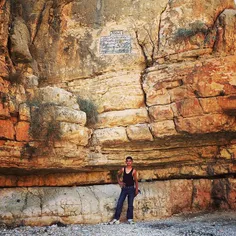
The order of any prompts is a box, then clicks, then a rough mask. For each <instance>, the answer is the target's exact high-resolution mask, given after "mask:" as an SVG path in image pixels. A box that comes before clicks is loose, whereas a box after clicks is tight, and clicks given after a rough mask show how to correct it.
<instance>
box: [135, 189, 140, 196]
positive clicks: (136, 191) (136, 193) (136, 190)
mask: <svg viewBox="0 0 236 236" xmlns="http://www.w3.org/2000/svg"><path fill="white" fill-rule="evenodd" d="M138 194H139V192H138V189H137V188H136V189H135V197H136V196H137V195H138Z"/></svg>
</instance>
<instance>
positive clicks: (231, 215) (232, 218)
mask: <svg viewBox="0 0 236 236" xmlns="http://www.w3.org/2000/svg"><path fill="white" fill-rule="evenodd" d="M3 235H4V236H13V235H14V236H15V235H17V236H30V235H44V236H46V235H56V236H80V235H81V236H110V235H112V236H124V235H129V236H134V235H135V236H154V235H156V236H236V212H235V211H224V212H223V211H220V212H208V213H195V214H181V215H176V216H173V217H170V218H166V219H161V220H155V221H142V222H136V224H134V225H129V224H127V223H126V222H121V223H120V224H119V225H107V224H96V225H63V224H60V223H58V224H54V225H51V226H45V227H30V226H22V227H16V228H9V227H4V226H3V225H2V226H1V227H0V236H3Z"/></svg>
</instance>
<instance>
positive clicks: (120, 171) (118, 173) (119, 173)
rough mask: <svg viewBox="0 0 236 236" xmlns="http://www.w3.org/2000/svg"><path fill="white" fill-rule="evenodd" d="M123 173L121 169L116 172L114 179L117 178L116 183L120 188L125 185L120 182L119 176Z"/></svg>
mask: <svg viewBox="0 0 236 236" xmlns="http://www.w3.org/2000/svg"><path fill="white" fill-rule="evenodd" d="M123 172H124V168H121V169H120V170H119V171H118V172H117V175H116V178H117V182H118V184H119V185H120V187H121V188H122V187H124V185H125V183H124V182H123V181H121V176H122V174H123Z"/></svg>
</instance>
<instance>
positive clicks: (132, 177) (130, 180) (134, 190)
mask: <svg viewBox="0 0 236 236" xmlns="http://www.w3.org/2000/svg"><path fill="white" fill-rule="evenodd" d="M132 165H133V158H132V157H131V156H128V157H126V166H125V167H123V168H121V169H120V170H119V171H118V173H117V181H118V184H119V185H120V187H121V193H120V196H119V199H118V203H117V206H116V211H115V216H114V219H113V220H112V221H111V222H109V224H119V223H120V220H119V218H120V215H121V211H122V207H123V203H124V200H125V198H126V196H128V209H127V220H128V223H129V224H134V221H133V209H134V207H133V202H134V198H135V196H137V195H138V193H139V189H138V177H137V171H136V170H135V169H134V168H133V167H132ZM122 176H123V178H121V177H122Z"/></svg>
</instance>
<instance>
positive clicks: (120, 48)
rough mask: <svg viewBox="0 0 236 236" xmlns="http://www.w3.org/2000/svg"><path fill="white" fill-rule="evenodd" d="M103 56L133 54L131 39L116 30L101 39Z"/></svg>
mask: <svg viewBox="0 0 236 236" xmlns="http://www.w3.org/2000/svg"><path fill="white" fill-rule="evenodd" d="M100 53H101V54H129V53H131V37H130V36H128V35H124V34H123V31H122V30H114V31H111V32H110V35H109V36H104V37H101V39H100Z"/></svg>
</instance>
